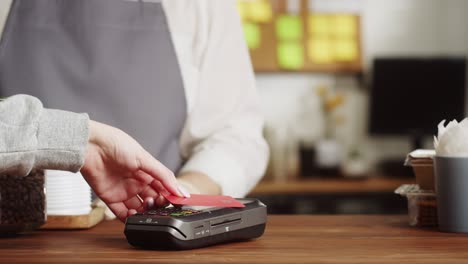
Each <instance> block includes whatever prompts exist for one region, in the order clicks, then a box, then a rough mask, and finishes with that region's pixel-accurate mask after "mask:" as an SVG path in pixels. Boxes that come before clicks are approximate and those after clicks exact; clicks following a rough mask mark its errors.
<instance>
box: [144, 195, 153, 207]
mask: <svg viewBox="0 0 468 264" xmlns="http://www.w3.org/2000/svg"><path fill="white" fill-rule="evenodd" d="M143 206H144V207H145V210H151V209H153V208H154V198H153V197H146V198H145V202H144V203H143Z"/></svg>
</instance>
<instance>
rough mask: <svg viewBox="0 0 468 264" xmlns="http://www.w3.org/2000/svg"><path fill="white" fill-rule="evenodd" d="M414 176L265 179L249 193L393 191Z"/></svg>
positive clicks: (412, 179) (412, 180)
mask: <svg viewBox="0 0 468 264" xmlns="http://www.w3.org/2000/svg"><path fill="white" fill-rule="evenodd" d="M414 182H415V180H414V178H391V177H368V178H363V179H346V178H329V179H326V178H310V179H307V178H303V179H297V180H291V181H286V182H274V181H269V182H267V181H265V182H261V183H259V184H258V185H257V186H256V187H255V189H254V190H253V191H252V193H251V194H250V195H265V194H297V193H305V194H320V193H370V192H388V193H393V191H394V190H395V189H396V188H397V187H399V186H400V185H402V184H411V183H414Z"/></svg>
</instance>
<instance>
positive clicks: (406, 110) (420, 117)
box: [369, 58, 466, 135]
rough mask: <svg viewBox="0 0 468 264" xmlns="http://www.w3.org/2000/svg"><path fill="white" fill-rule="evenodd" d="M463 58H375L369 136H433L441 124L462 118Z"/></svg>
mask: <svg viewBox="0 0 468 264" xmlns="http://www.w3.org/2000/svg"><path fill="white" fill-rule="evenodd" d="M465 67H466V66H465V58H377V59H375V60H374V65H373V71H372V85H371V94H370V126H369V132H370V133H371V134H374V135H429V134H435V132H436V130H437V124H438V123H439V122H440V121H441V120H443V119H447V120H452V119H457V120H458V121H460V120H461V119H462V118H464V115H465V72H466V69H465Z"/></svg>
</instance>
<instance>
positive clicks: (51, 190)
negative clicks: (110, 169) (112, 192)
mask: <svg viewBox="0 0 468 264" xmlns="http://www.w3.org/2000/svg"><path fill="white" fill-rule="evenodd" d="M45 176H46V200H47V202H46V204H47V215H85V214H89V213H90V212H91V188H90V187H89V185H88V183H87V182H86V181H85V180H84V179H83V176H81V174H80V173H71V172H67V171H56V170H47V171H46V173H45Z"/></svg>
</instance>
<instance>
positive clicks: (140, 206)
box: [123, 196, 143, 211]
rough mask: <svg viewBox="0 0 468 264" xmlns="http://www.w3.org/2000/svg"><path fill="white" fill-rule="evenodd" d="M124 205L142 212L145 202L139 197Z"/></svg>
mask: <svg viewBox="0 0 468 264" xmlns="http://www.w3.org/2000/svg"><path fill="white" fill-rule="evenodd" d="M123 203H124V204H125V206H126V207H127V208H128V209H135V210H137V211H142V209H143V202H142V201H141V200H140V199H139V198H138V197H137V196H133V197H132V198H130V199H128V200H126V201H124V202H123Z"/></svg>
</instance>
